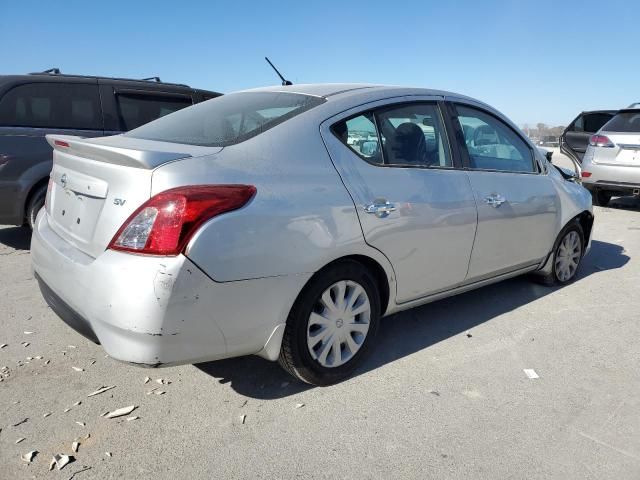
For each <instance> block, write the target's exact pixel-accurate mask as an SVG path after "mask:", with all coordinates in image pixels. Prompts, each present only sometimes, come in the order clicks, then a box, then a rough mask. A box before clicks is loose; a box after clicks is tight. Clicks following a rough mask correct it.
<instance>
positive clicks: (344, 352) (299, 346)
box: [279, 260, 380, 385]
mask: <svg viewBox="0 0 640 480" xmlns="http://www.w3.org/2000/svg"><path fill="white" fill-rule="evenodd" d="M379 321H380V298H379V294H378V288H377V286H376V282H375V280H374V278H373V276H372V275H371V274H370V273H369V272H368V271H367V269H366V268H364V267H363V266H362V265H361V264H360V263H358V262H355V261H352V260H348V261H343V262H340V263H338V264H335V265H333V266H331V267H329V268H328V269H327V270H325V271H322V272H320V273H319V274H318V275H317V276H316V277H314V278H313V279H312V280H311V282H310V283H309V284H308V285H307V286H306V287H305V289H304V290H303V292H302V293H301V294H300V296H299V297H298V299H297V300H296V302H295V304H294V306H293V308H292V309H291V312H290V314H289V317H288V319H287V326H286V328H285V333H284V337H283V340H282V348H281V350H280V358H279V362H280V365H281V366H282V367H283V368H284V369H285V370H287V371H288V372H289V373H291V374H292V375H293V376H295V377H297V378H299V379H300V380H302V381H304V382H307V383H310V384H312V385H331V384H333V383H337V382H339V381H341V380H343V379H344V378H346V377H348V376H349V375H350V374H351V373H352V372H353V370H354V369H355V368H356V367H357V365H358V364H359V363H360V362H361V361H362V359H363V358H364V357H365V356H366V354H367V353H368V351H369V350H370V348H371V345H372V343H373V341H374V338H375V336H376V333H377V331H378V324H379Z"/></svg>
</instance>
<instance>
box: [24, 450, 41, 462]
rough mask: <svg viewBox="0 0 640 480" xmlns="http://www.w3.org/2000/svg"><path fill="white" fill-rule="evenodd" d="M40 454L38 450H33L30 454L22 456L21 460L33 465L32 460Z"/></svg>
mask: <svg viewBox="0 0 640 480" xmlns="http://www.w3.org/2000/svg"><path fill="white" fill-rule="evenodd" d="M37 454H38V451H37V450H31V451H30V452H27V453H25V454H24V455H20V458H21V459H22V460H23V461H24V462H27V463H31V460H33V457H35V456H36V455H37Z"/></svg>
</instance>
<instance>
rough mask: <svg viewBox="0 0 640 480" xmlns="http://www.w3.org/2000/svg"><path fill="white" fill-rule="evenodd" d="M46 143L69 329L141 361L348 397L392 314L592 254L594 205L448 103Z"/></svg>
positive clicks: (262, 111) (435, 100)
mask: <svg viewBox="0 0 640 480" xmlns="http://www.w3.org/2000/svg"><path fill="white" fill-rule="evenodd" d="M47 138H48V140H49V142H50V143H51V145H52V146H53V147H54V148H55V151H54V166H53V171H52V175H51V179H52V182H51V185H50V190H49V192H48V194H47V206H46V207H45V208H44V209H43V210H42V211H41V212H40V214H39V215H38V218H37V220H36V225H35V228H34V234H33V237H32V243H31V258H32V261H33V268H34V271H35V277H36V278H37V280H38V283H39V285H40V289H41V291H42V293H43V296H44V297H45V299H46V301H47V302H48V303H49V305H51V308H52V309H53V311H54V312H56V313H57V314H58V315H59V316H60V317H61V318H62V319H63V320H64V321H65V322H67V323H68V324H69V325H70V326H72V327H73V328H75V329H76V330H78V331H79V332H81V333H83V334H84V335H85V336H87V337H88V338H91V339H93V340H94V341H96V342H98V341H99V342H100V343H101V344H102V345H103V347H104V348H105V350H106V351H107V352H108V353H109V355H111V356H112V357H113V358H116V359H119V360H123V361H127V362H131V363H134V364H140V365H146V366H164V365H175V364H180V363H195V362H201V361H209V360H217V359H222V358H228V357H236V356H240V355H250V354H257V355H261V356H263V357H265V358H267V359H270V360H279V361H280V364H281V365H282V366H283V367H284V368H285V369H286V370H287V371H288V372H290V373H291V374H292V375H294V376H295V377H297V378H299V379H301V380H303V381H305V382H309V383H312V384H317V385H326V384H330V383H334V382H337V381H340V380H341V379H343V378H345V377H346V376H348V375H349V374H350V373H351V372H352V371H353V369H354V368H355V367H356V366H357V365H358V363H359V362H360V361H361V359H362V358H363V356H364V355H365V354H366V353H367V351H368V350H370V349H371V347H372V345H373V343H374V342H375V336H376V332H377V330H378V326H379V320H380V317H382V316H384V315H389V314H392V313H395V312H398V311H401V310H405V309H408V308H411V307H414V306H417V305H421V304H424V303H427V302H431V301H434V300H437V299H440V298H443V297H446V296H450V295H454V294H457V293H461V292H464V291H467V290H470V289H473V288H477V287H480V286H483V285H487V284H489V283H492V282H497V281H500V280H503V279H506V278H510V277H513V276H516V275H521V274H524V273H533V272H535V273H536V274H537V275H539V277H540V278H541V279H542V280H543V281H544V282H545V283H547V284H551V283H556V284H565V283H567V282H570V281H571V280H573V279H574V278H575V276H576V273H577V270H578V267H579V265H580V262H581V260H582V258H583V255H584V254H585V253H586V252H587V250H588V248H589V245H590V239H591V230H592V224H593V215H592V213H591V197H590V195H589V192H587V191H586V190H585V189H584V188H582V187H581V186H580V185H578V184H577V183H574V182H571V181H567V180H565V178H564V177H563V176H562V175H561V174H560V172H559V171H558V170H556V169H555V168H553V167H552V166H551V165H550V164H549V163H548V161H547V160H546V158H545V157H544V155H543V154H542V153H540V152H539V151H538V149H537V148H536V147H535V145H533V143H531V141H530V140H528V139H527V138H526V137H525V136H524V134H523V133H522V132H521V131H520V130H519V129H518V128H517V127H516V126H515V125H514V124H513V123H512V122H510V121H509V120H508V119H506V118H505V117H504V116H503V115H501V114H500V113H499V112H497V111H496V110H494V109H493V108H491V107H489V106H488V105H486V104H484V103H482V102H479V101H477V100H473V99H471V98H468V97H464V96H461V95H457V94H453V93H447V92H442V91H434V90H426V89H418V88H401V87H384V86H364V85H351V84H333V85H295V86H282V87H271V88H264V89H257V90H250V91H245V92H239V93H233V94H228V95H225V96H222V97H220V98H217V99H215V100H212V101H210V102H206V103H203V104H200V105H195V106H193V107H190V108H188V109H185V110H182V111H179V112H176V113H173V114H171V115H168V116H166V117H163V118H160V119H158V120H156V121H154V122H151V123H149V124H147V125H144V126H142V127H139V128H137V129H135V130H133V131H131V132H129V133H125V134H123V135H116V136H112V137H107V138H99V139H81V138H78V137H72V136H63V135H49V136H48V137H47ZM355 139H358V141H355ZM361 140H364V141H361ZM408 333H409V334H410V332H408Z"/></svg>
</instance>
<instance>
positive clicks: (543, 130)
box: [521, 123, 566, 139]
mask: <svg viewBox="0 0 640 480" xmlns="http://www.w3.org/2000/svg"><path fill="white" fill-rule="evenodd" d="M521 128H522V131H523V132H524V133H526V134H527V136H528V137H529V138H535V139H543V138H545V137H556V138H558V137H559V136H560V135H561V134H562V132H563V131H564V129H565V128H566V127H565V126H563V125H560V126H557V127H550V126H549V125H547V124H546V123H536V125H535V127H534V126H533V125H529V124H528V123H525V124H524V125H522V127H521Z"/></svg>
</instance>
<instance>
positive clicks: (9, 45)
mask: <svg viewBox="0 0 640 480" xmlns="http://www.w3.org/2000/svg"><path fill="white" fill-rule="evenodd" d="M638 18H640V2H636V1H634V0H627V1H626V2H624V1H618V0H610V1H607V2H602V1H592V0H583V1H573V0H571V1H562V0H556V1H551V0H540V1H537V0H529V1H524V0H522V1H517V0H512V1H508V0H503V1H497V0H496V1H493V0H484V1H482V2H479V1H477V0H475V1H454V0H451V1H437V2H436V1H431V0H418V1H409V0H405V1H389V0H387V1H381V2H378V1H377V0H369V1H361V0H358V1H348V0H341V1H334V0H323V1H322V2H304V1H297V2H296V1H288V0H280V1H277V2H271V1H268V0H264V1H259V2H258V1H256V2H247V1H242V0H237V1H233V2H228V1H225V2H216V1H188V0H182V1H180V2H178V1H175V0H174V1H164V0H156V1H153V2H143V1H139V2H136V1H135V0H129V1H121V0H112V1H108V0H107V1H102V2H91V1H87V0H84V1H76V0H67V1H64V2H50V1H45V0H42V1H34V0H21V1H19V2H18V1H15V0H0V74H17V73H28V72H34V71H41V70H45V69H47V68H52V67H59V68H60V69H61V70H62V71H63V73H77V74H85V75H103V76H114V77H127V78H143V77H150V76H160V77H161V78H162V80H164V81H171V82H178V83H187V84H189V85H191V86H192V87H196V88H204V89H209V90H215V91H219V92H231V91H234V90H240V89H244V88H251V87H259V86H264V85H273V84H276V83H279V79H278V78H277V77H276V76H275V74H274V73H273V71H272V70H271V69H270V67H269V66H268V65H267V64H266V62H265V61H264V57H265V56H269V57H270V59H271V60H272V61H273V62H274V63H275V64H276V66H277V67H278V68H279V69H280V70H281V71H282V72H283V73H284V74H285V76H286V77H287V78H288V79H290V80H291V81H293V82H294V83H316V82H359V83H360V82H362V83H383V84H393V85H405V86H415V87H426V88H437V89H443V90H449V91H453V92H457V93H462V94H465V95H469V96H472V97H474V98H477V99H479V100H482V101H484V102H486V103H488V104H490V105H492V106H493V107H495V108H497V109H498V110H500V111H502V112H503V113H504V114H506V115H507V116H508V117H510V118H511V119H512V120H513V121H514V122H516V123H517V124H519V125H523V124H525V123H529V124H531V125H533V124H536V123H538V122H543V123H546V124H548V125H551V126H557V125H566V124H568V123H569V122H570V121H571V120H572V119H573V118H574V117H575V116H576V115H577V114H578V113H579V112H581V111H583V110H593V109H616V108H622V107H625V106H627V105H629V104H630V103H632V102H637V101H640V91H639V88H638V78H639V77H640V58H639V57H640V55H639V53H640V52H639V51H638V46H640V42H639V41H638V37H637V35H636V32H637V31H638V25H637V22H638Z"/></svg>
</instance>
